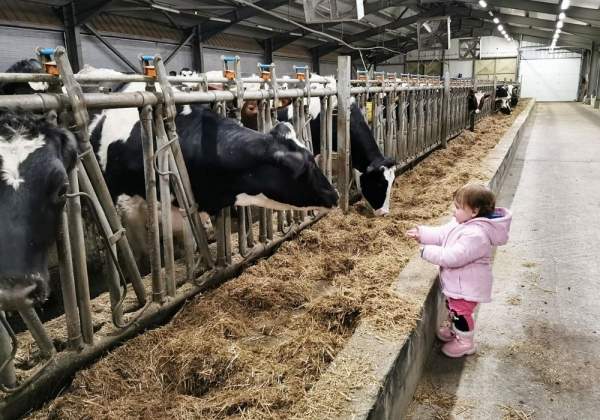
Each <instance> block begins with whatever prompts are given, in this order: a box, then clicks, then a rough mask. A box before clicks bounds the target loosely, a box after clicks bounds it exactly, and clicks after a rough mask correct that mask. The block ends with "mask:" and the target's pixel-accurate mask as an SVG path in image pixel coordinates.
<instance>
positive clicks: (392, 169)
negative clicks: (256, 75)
mask: <svg viewBox="0 0 600 420" xmlns="http://www.w3.org/2000/svg"><path fill="white" fill-rule="evenodd" d="M323 82H324V83H325V86H326V87H331V88H335V87H336V86H335V85H336V82H335V78H333V77H330V76H328V77H322V76H319V75H317V74H313V75H311V85H312V86H311V88H314V87H317V86H319V87H320V86H321V84H322V83H323ZM333 98H334V99H333V101H332V106H334V107H335V106H337V101H336V98H335V97H333ZM308 105H309V106H308V108H309V114H310V118H311V121H310V132H311V137H312V145H313V150H314V151H315V153H318V151H319V150H321V119H320V118H319V115H320V113H321V100H320V98H318V97H311V98H310V102H309V104H308ZM292 118H293V106H292V105H289V106H288V107H286V108H284V109H282V110H280V111H278V113H277V119H278V120H279V121H291V120H292ZM336 120H337V117H336V116H334V121H333V124H332V129H333V133H332V136H333V139H332V143H333V149H334V150H336V149H337V121H336ZM350 150H351V158H352V168H353V169H354V170H355V174H356V180H357V187H358V189H359V191H360V192H361V194H362V195H363V197H364V198H365V199H366V200H367V202H368V203H369V205H370V206H371V207H372V208H373V212H374V214H375V215H376V216H385V215H387V214H388V213H389V211H390V196H391V191H392V185H393V183H394V179H395V177H396V162H395V161H394V160H393V159H390V158H387V157H385V156H383V154H382V153H381V151H380V150H379V147H378V146H377V143H376V141H375V138H374V137H373V133H372V132H371V129H370V128H369V126H368V124H367V122H366V121H365V119H364V117H363V115H362V113H361V111H360V109H359V107H358V105H357V104H356V103H355V102H354V101H353V102H352V104H351V106H350Z"/></svg>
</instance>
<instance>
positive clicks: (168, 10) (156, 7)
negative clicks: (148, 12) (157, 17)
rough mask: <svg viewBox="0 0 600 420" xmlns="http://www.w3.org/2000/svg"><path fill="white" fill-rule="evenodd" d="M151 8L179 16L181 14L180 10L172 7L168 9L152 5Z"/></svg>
mask: <svg viewBox="0 0 600 420" xmlns="http://www.w3.org/2000/svg"><path fill="white" fill-rule="evenodd" d="M150 7H152V8H154V9H159V10H164V11H165V12H171V13H177V14H179V13H180V12H179V10H177V9H171V8H170V7H167V6H161V5H160V4H154V3H152V4H151V5H150Z"/></svg>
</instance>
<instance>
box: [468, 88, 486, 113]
mask: <svg viewBox="0 0 600 420" xmlns="http://www.w3.org/2000/svg"><path fill="white" fill-rule="evenodd" d="M489 97H490V94H489V93H485V92H481V91H477V92H475V91H474V90H473V89H469V96H468V97H467V101H468V110H469V112H472V111H475V113H476V114H479V113H480V112H481V110H482V109H483V106H484V105H485V100H486V99H487V98H489Z"/></svg>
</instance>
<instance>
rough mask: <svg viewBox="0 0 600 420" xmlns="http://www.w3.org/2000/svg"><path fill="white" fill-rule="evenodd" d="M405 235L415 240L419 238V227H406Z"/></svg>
mask: <svg viewBox="0 0 600 420" xmlns="http://www.w3.org/2000/svg"><path fill="white" fill-rule="evenodd" d="M406 236H408V237H409V238H412V239H414V240H416V241H420V240H421V235H419V228H412V229H408V230H407V231H406Z"/></svg>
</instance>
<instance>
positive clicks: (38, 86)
mask: <svg viewBox="0 0 600 420" xmlns="http://www.w3.org/2000/svg"><path fill="white" fill-rule="evenodd" d="M43 72H44V70H43V69H42V65H41V64H40V62H39V61H38V60H37V59H35V58H29V59H26V60H21V61H17V62H16V63H14V64H13V65H12V66H10V67H9V68H8V69H7V70H5V73H43ZM46 89H48V84H47V83H45V82H19V83H15V82H3V83H0V95H26V94H30V93H36V92H43V91H45V90H46Z"/></svg>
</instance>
